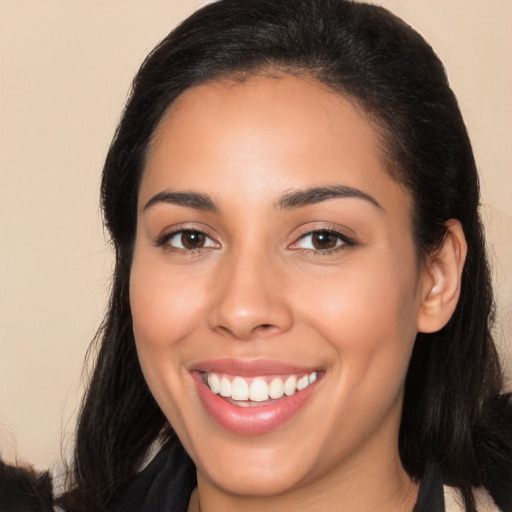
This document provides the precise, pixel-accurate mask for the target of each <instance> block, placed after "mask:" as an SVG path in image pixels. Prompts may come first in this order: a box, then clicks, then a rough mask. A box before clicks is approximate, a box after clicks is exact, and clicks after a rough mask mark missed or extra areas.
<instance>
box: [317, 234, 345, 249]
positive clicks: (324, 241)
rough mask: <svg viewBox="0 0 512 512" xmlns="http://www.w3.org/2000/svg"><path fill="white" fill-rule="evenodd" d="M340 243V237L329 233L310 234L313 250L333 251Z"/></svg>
mask: <svg viewBox="0 0 512 512" xmlns="http://www.w3.org/2000/svg"><path fill="white" fill-rule="evenodd" d="M339 242H340V237H339V236H337V235H335V234H334V233H330V232H329V231H317V232H316V233H312V234H311V243H312V245H313V247H314V248H315V249H318V250H322V249H323V250H326V249H334V248H335V247H336V246H337V245H338V243H339Z"/></svg>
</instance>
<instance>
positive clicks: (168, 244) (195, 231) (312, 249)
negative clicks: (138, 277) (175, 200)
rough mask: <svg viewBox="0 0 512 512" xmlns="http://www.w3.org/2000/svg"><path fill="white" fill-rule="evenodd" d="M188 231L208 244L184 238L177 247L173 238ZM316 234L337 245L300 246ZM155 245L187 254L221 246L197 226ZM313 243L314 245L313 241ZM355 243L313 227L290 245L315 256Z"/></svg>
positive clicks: (174, 232) (330, 252) (176, 232)
mask: <svg viewBox="0 0 512 512" xmlns="http://www.w3.org/2000/svg"><path fill="white" fill-rule="evenodd" d="M186 233H188V234H190V235H196V236H197V235H200V236H204V237H205V240H206V243H207V244H208V245H205V246H202V247H193V248H186V247H183V241H182V240H180V243H181V245H182V247H176V246H174V245H171V240H172V239H173V238H176V237H179V236H181V237H183V235H184V234H186ZM315 235H326V236H329V237H334V238H336V242H335V244H336V245H335V246H334V247H329V248H324V249H321V248H315V247H305V248H301V247H299V244H300V243H301V242H302V241H304V240H306V239H307V238H308V237H313V236H315ZM155 245H156V246H158V247H162V246H166V250H168V251H174V252H181V253H185V254H186V253H188V254H193V253H195V252H196V251H200V250H202V249H216V248H219V247H220V244H219V243H218V242H216V241H215V240H214V239H213V238H212V237H211V236H210V235H208V233H206V232H205V231H202V230H200V229H197V228H190V229H186V228H183V229H178V230H176V231H172V232H171V233H166V234H164V235H162V236H161V237H159V238H158V239H157V240H156V242H155ZM311 245H313V243H312V244H311ZM354 245H355V241H354V240H353V239H352V238H350V237H348V236H347V235H346V234H345V233H342V232H341V231H337V230H335V229H332V228H317V229H312V230H310V231H306V232H304V233H302V234H301V235H300V236H299V237H298V239H297V241H296V242H294V243H293V244H292V245H290V246H289V247H290V248H291V249H292V250H295V251H298V250H302V251H304V252H306V253H308V254H313V255H315V256H324V255H329V254H332V253H335V252H338V251H342V250H344V249H346V248H347V247H351V246H354Z"/></svg>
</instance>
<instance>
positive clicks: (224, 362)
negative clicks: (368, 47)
mask: <svg viewBox="0 0 512 512" xmlns="http://www.w3.org/2000/svg"><path fill="white" fill-rule="evenodd" d="M318 370H319V368H317V367H312V366H298V365H294V364H290V363H285V362H282V361H276V360H269V359H256V360H249V359H211V360H207V361H200V362H198V363H194V364H192V365H191V366H190V367H189V371H198V372H215V373H226V374H229V375H240V376H244V377H257V376H258V375H285V374H302V373H303V374H309V373H311V372H314V371H318Z"/></svg>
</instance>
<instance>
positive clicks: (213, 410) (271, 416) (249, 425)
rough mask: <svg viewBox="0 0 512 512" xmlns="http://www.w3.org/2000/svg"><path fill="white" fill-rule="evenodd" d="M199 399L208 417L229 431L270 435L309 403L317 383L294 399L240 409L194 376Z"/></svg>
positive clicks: (278, 400) (296, 395)
mask: <svg viewBox="0 0 512 512" xmlns="http://www.w3.org/2000/svg"><path fill="white" fill-rule="evenodd" d="M195 381H196V385H197V389H198V394H199V398H200V400H201V402H202V404H203V406H204V408H205V409H206V410H207V412H208V414H209V415H210V416H211V417H212V418H213V419H214V420H215V421H216V422H217V423H218V424H219V425H221V426H222V427H224V428H225V429H226V430H229V431H231V432H234V433H236V434H241V435H247V436H251V435H258V434H264V433H266V432H270V431H271V430H274V429H275V428H277V427H279V426H280V425H282V424H283V423H285V422H286V421H288V420H289V419H290V418H291V417H292V416H293V415H294V414H295V413H296V412H298V411H299V409H300V408H301V407H302V406H303V405H304V404H305V403H306V401H307V400H308V398H309V397H310V396H311V394H312V393H313V391H314V390H315V388H316V386H317V384H318V381H316V382H314V383H313V384H310V385H309V386H308V387H307V388H305V389H303V390H301V391H297V392H296V393H295V394H294V395H292V396H283V398H279V399H277V400H273V401H272V402H271V403H269V404H265V405H261V406H254V407H239V406H237V405H233V404H231V403H229V402H227V401H226V400H224V399H223V398H222V397H220V396H219V395H216V394H214V393H212V392H211V390H210V388H209V387H208V386H207V385H206V384H204V382H203V381H202V380H201V377H200V376H195Z"/></svg>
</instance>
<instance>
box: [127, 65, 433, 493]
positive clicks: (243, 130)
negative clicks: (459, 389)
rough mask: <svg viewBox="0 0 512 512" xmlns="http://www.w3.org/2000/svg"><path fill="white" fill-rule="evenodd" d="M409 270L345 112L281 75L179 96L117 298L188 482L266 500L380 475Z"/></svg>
mask: <svg viewBox="0 0 512 512" xmlns="http://www.w3.org/2000/svg"><path fill="white" fill-rule="evenodd" d="M422 272H423V271H422V270H421V268H420V265H419V264H418V262H417V259H416V257H415V248H414V245H413V239H412V233H411V199H410V196H409V194H408V193H407V191H405V190H404V188H402V187H401V186H400V185H398V184H397V183H396V182H395V181H393V180H392V179H391V178H390V177H389V175H388V174H387V172H386V170H385V168H384V164H383V161H382V158H381V155H380V153H379V140H378V137H377V135H376V133H375V131H374V129H373V127H372V125H371V124H370V123H369V121H368V119H367V117H365V115H364V114H362V113H361V112H360V111H358V110H357V108H356V107H355V105H354V104H353V103H351V102H349V101H347V100H346V99H344V98H343V97H342V96H340V95H338V94H336V93H333V92H331V91H329V90H327V89H326V88H325V87H324V86H323V85H321V84H319V83H317V82H315V81H313V80H312V79H299V78H294V77H291V76H288V75H282V76H280V77H279V78H275V77H273V78H271V77H255V78H252V79H250V80H248V81H247V82H245V83H242V84H240V83H232V82H229V81H225V82H216V83H209V84H206V85H200V86H197V87H194V88H192V89H189V90H187V91H186V92H185V93H183V94H182V95H181V96H180V98H179V99H178V100H177V101H176V102H175V103H174V105H173V106H172V107H171V108H170V110H169V111H168V112H167V114H166V116H165V117H164V119H163V120H162V122H161V123H160V125H159V127H158V129H157V131H156V133H155V136H154V139H153V143H152V146H151V150H150V153H149V156H148V159H147V165H146V168H145V171H144V174H143V178H142V183H141V188H140V195H139V211H138V224H137V235H136V242H135V250H134V258H133V267H132V272H131V281H130V300H131V308H132V314H133V326H134V332H135V339H136V344H137V351H138V355H139V358H140V363H141V366H142V370H143V372H144V375H145V378H146V380H147V382H148V385H149V387H150V389H151V392H152V393H153V395H154V397H155V399H156V400H157V402H158V404H159V406H160V407H161V408H162V410H163V412H164V413H165V415H166V416H167V418H168V419H169V421H170V422H171V424H172V426H173V427H174V429H175V430H176V432H177V434H178V436H179V438H180V439H181V441H182V442H183V444H184V446H185V448H186V450H187V451H188V453H189V454H190V455H191V456H192V458H193V460H194V461H195V463H196V465H197V468H198V476H199V478H200V479H203V480H204V481H208V482H210V483H211V484H213V485H214V486H216V487H217V488H220V489H223V490H226V491H229V492H232V493H240V494H260V495H266V494H278V493H282V492H283V491H285V490H288V489H293V488H300V487H303V486H307V485H309V484H312V483H313V482H319V481H322V479H325V478H329V477H330V476H332V475H336V474H338V473H339V472H343V474H345V475H347V474H350V472H352V473H354V472H357V471H360V470H361V469H362V468H364V467H365V466H366V467H369V466H371V465H372V464H374V463H375V462H376V461H378V460H379V459H383V460H384V459H385V460H387V461H395V462H397V461H398V449H397V437H398V429H399V423H400V414H401V404H402V396H403V386H404V378H405V374H406V370H407V365H408V362H409V358H410V354H411V350H412V347H413V343H414V339H415V335H416V332H417V322H418V317H419V315H420V310H421V296H422V294H423V290H424V288H425V286H426V285H425V284H424V281H426V280H425V279H423V278H422ZM208 381H209V384H208ZM223 395H225V396H223ZM397 464H399V462H397ZM347 472H348V473H347Z"/></svg>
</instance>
